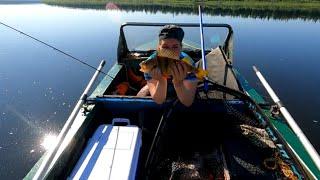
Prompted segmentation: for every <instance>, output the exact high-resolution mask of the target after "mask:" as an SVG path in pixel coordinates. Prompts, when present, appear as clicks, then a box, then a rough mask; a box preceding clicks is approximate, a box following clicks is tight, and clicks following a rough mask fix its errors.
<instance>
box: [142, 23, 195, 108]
mask: <svg viewBox="0 0 320 180" xmlns="http://www.w3.org/2000/svg"><path fill="white" fill-rule="evenodd" d="M183 37H184V31H183V29H182V28H181V27H179V26H176V25H166V26H164V27H163V28H162V29H161V30H160V33H159V44H158V47H157V52H155V53H154V54H152V55H151V56H150V57H149V58H148V59H147V60H146V61H147V62H148V61H149V62H151V61H154V62H159V61H162V60H163V59H162V58H160V57H159V56H158V55H159V52H162V51H170V52H172V53H173V54H177V55H178V58H177V59H178V60H179V61H181V62H186V63H172V64H171V65H169V66H168V63H165V64H167V65H166V66H165V68H164V67H163V66H161V65H160V64H161V63H158V66H156V67H154V68H151V69H149V71H144V77H145V79H146V80H147V85H146V86H144V87H143V88H142V89H141V90H140V91H139V92H138V94H137V96H146V95H149V94H150V95H151V97H152V98H153V100H154V101H155V102H156V103H158V104H162V103H163V102H164V101H165V100H166V98H167V96H169V97H172V96H175V95H176V96H177V97H178V99H179V100H180V102H181V103H182V104H184V105H185V106H191V105H192V103H193V100H194V97H195V92H196V89H197V84H198V79H197V77H196V75H195V73H193V72H190V71H188V69H190V66H192V67H194V66H195V64H194V61H193V60H192V59H191V57H189V56H188V55H187V54H186V53H184V52H182V40H183ZM156 59H158V60H156ZM166 60H167V59H166ZM168 61H169V62H172V61H170V60H168ZM169 64H170V63H169ZM159 65H160V66H159ZM165 71H166V72H169V73H167V75H166V73H164V72H165ZM168 74H169V75H168Z"/></svg>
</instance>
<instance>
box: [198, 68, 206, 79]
mask: <svg viewBox="0 0 320 180" xmlns="http://www.w3.org/2000/svg"><path fill="white" fill-rule="evenodd" d="M195 75H196V77H197V78H198V79H200V80H203V79H204V77H206V76H208V71H207V70H203V69H197V71H196V72H195Z"/></svg>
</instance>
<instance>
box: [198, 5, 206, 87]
mask: <svg viewBox="0 0 320 180" xmlns="http://www.w3.org/2000/svg"><path fill="white" fill-rule="evenodd" d="M199 21H200V22H199V23H200V39H201V56H202V69H203V70H204V71H206V70H207V61H206V56H205V49H204V38H203V27H202V7H201V5H199ZM207 78H208V77H207V76H206V77H205V78H204V90H205V92H208V82H207Z"/></svg>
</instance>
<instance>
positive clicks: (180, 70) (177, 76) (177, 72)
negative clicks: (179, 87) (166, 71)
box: [171, 63, 188, 83]
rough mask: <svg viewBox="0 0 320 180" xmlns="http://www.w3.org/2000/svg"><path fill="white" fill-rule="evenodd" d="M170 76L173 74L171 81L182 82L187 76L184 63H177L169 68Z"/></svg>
mask: <svg viewBox="0 0 320 180" xmlns="http://www.w3.org/2000/svg"><path fill="white" fill-rule="evenodd" d="M171 72H172V76H173V79H172V81H173V83H180V82H182V81H183V80H184V79H185V78H186V76H187V73H188V72H187V65H186V64H184V63H177V64H176V65H175V66H173V67H172V69H171Z"/></svg>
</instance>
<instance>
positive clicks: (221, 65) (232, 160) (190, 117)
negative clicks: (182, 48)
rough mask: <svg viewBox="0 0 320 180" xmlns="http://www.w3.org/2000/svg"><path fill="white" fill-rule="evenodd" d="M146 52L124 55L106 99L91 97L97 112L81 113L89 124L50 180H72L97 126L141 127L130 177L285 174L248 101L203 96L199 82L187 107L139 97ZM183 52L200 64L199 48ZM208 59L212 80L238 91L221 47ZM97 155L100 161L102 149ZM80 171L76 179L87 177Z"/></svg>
mask: <svg viewBox="0 0 320 180" xmlns="http://www.w3.org/2000/svg"><path fill="white" fill-rule="evenodd" d="M151 53H152V51H148V52H140V53H137V52H135V53H132V54H130V53H129V54H127V56H125V57H122V60H121V61H120V63H119V64H118V65H119V66H120V68H119V72H118V73H116V76H115V77H113V79H112V81H111V84H110V85H109V86H108V88H107V89H106V90H105V91H104V93H103V96H99V97H96V98H95V102H94V106H95V107H94V108H93V109H92V110H90V107H91V106H92V105H90V102H89V103H88V104H87V106H86V107H87V108H88V110H84V112H83V113H84V114H86V113H87V116H88V117H87V118H89V119H91V120H86V121H84V123H83V124H82V125H81V127H80V128H79V130H78V131H77V133H76V134H75V136H74V140H73V143H71V144H70V145H69V146H68V148H67V149H68V151H66V152H64V153H63V154H62V158H60V159H61V160H60V162H59V166H55V167H54V170H53V171H51V172H52V173H51V176H52V177H55V178H57V177H58V178H63V179H65V178H71V179H72V177H71V175H70V174H73V172H74V171H75V170H74V167H76V166H77V163H78V161H79V159H81V156H83V154H84V153H83V152H85V149H86V147H87V146H88V144H89V143H88V142H89V141H90V139H92V136H93V135H94V133H95V131H96V130H97V129H98V127H99V126H101V125H109V126H114V127H116V126H117V127H137V128H138V129H139V132H140V133H141V137H139V136H138V137H137V138H138V140H137V141H136V142H140V143H141V147H140V148H138V151H137V153H134V154H133V156H134V157H135V159H136V160H137V162H136V165H132V166H131V169H132V167H134V169H136V173H134V174H135V176H134V178H135V179H150V180H155V179H161V180H162V179H163V180H165V179H279V178H280V179H282V178H283V177H284V175H283V173H282V171H281V170H282V169H285V168H287V169H286V170H288V171H290V168H289V165H287V164H286V162H283V164H284V166H283V167H281V168H282V169H281V168H280V169H279V168H278V167H277V165H276V164H277V162H278V161H279V160H277V158H276V157H277V156H278V155H277V151H276V145H275V144H274V142H273V141H272V138H273V137H269V135H268V133H267V131H266V129H265V127H264V125H265V124H263V123H261V122H260V121H259V120H258V119H256V117H255V116H254V114H253V111H251V110H250V109H249V108H248V105H247V104H246V102H245V101H243V100H241V99H239V98H238V97H236V96H234V95H233V94H230V93H228V92H222V91H219V90H216V89H209V91H208V92H206V91H204V89H203V84H202V83H199V90H198V92H197V94H196V98H195V101H194V103H193V105H192V106H190V107H185V106H183V105H182V104H181V103H180V102H179V101H178V100H177V99H175V98H173V99H168V100H167V101H166V102H165V103H164V104H161V105H159V104H156V103H155V102H153V100H152V98H151V97H150V96H146V97H137V96H136V94H137V92H138V91H139V89H140V88H142V87H143V86H144V85H145V83H143V74H142V73H141V72H140V71H139V63H140V62H141V61H143V60H145V59H146V58H147V57H148V56H149V55H150V54H151ZM187 54H188V55H189V56H191V57H192V58H193V59H194V60H195V61H196V62H197V65H198V66H199V67H201V62H202V61H201V51H190V52H187ZM206 59H207V63H208V69H211V70H210V72H209V77H210V78H211V79H212V81H213V82H215V83H218V84H221V85H224V86H226V87H228V88H230V89H234V90H241V87H240V86H239V85H238V82H237V79H236V77H235V75H234V74H233V73H232V71H231V69H230V62H229V61H230V59H229V58H226V56H225V52H224V51H223V48H221V47H216V48H214V49H211V50H210V51H207V52H206ZM129 71H130V72H129ZM132 75H133V76H132ZM106 78H108V77H106ZM137 79H138V81H137ZM122 83H129V86H130V87H129V88H127V89H126V90H125V94H118V93H119V92H118V91H117V90H118V88H119V85H120V84H122ZM121 93H123V92H121ZM90 111H91V112H90ZM89 112H90V113H89ZM114 119H122V120H125V121H119V122H114ZM118 132H119V131H118ZM117 138H118V135H117ZM139 138H140V139H139ZM107 140H108V139H107ZM115 149H116V148H115ZM114 151H115V150H114ZM94 153H97V156H96V158H99V157H101V156H100V154H102V153H103V151H97V150H95V152H94ZM97 161H98V159H95V160H94V162H97ZM88 171H89V172H87V174H90V173H92V169H89V170H88ZM123 172H124V170H123V171H122V173H123ZM84 174H85V173H83V172H82V175H81V176H80V178H81V177H87V176H84ZM109 175H110V174H109ZM293 176H294V175H292V177H293Z"/></svg>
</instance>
